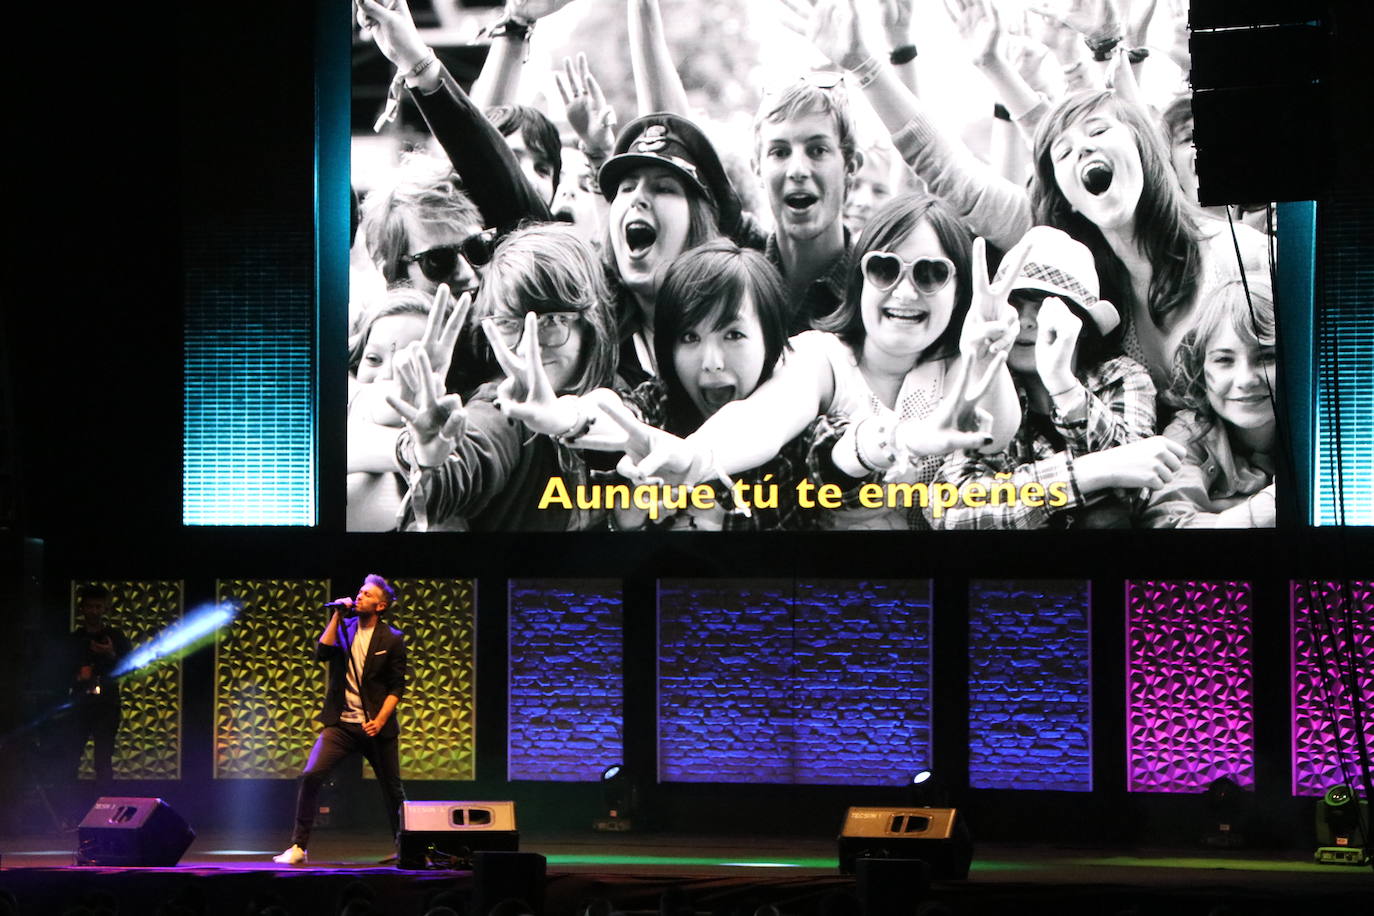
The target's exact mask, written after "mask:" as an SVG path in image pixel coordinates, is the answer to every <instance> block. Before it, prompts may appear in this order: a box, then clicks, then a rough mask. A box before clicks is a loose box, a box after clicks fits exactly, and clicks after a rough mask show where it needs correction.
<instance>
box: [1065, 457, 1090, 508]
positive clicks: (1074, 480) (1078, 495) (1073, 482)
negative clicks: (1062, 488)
mask: <svg viewBox="0 0 1374 916" xmlns="http://www.w3.org/2000/svg"><path fill="white" fill-rule="evenodd" d="M1064 466H1065V467H1067V468H1068V469H1069V488H1070V489H1071V490H1073V498H1074V499H1075V500H1077V501H1078V503H1077V504H1078V505H1080V506H1081V505H1083V504H1084V503H1086V502H1087V500H1085V499H1084V498H1083V491H1082V490H1080V489H1078V475H1077V474H1075V473H1074V471H1073V453H1072V452H1070V453H1069V460H1068V461H1065V462H1064Z"/></svg>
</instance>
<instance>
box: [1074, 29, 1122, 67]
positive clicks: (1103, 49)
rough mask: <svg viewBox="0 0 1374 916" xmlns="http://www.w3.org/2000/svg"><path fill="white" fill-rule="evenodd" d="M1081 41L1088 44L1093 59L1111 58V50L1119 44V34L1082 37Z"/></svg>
mask: <svg viewBox="0 0 1374 916" xmlns="http://www.w3.org/2000/svg"><path fill="white" fill-rule="evenodd" d="M1083 43H1084V44H1086V45H1087V46H1088V50H1089V51H1091V52H1093V60H1096V61H1104V60H1111V59H1112V51H1113V50H1114V49H1115V48H1116V46H1117V45H1119V44H1121V36H1120V35H1113V36H1112V37H1111V38H1084V39H1083Z"/></svg>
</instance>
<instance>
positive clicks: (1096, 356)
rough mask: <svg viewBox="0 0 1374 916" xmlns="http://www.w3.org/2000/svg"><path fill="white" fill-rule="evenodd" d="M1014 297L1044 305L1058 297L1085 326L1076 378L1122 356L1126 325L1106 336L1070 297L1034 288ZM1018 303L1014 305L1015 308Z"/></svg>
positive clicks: (1077, 346)
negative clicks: (1123, 332) (1122, 339)
mask: <svg viewBox="0 0 1374 916" xmlns="http://www.w3.org/2000/svg"><path fill="white" fill-rule="evenodd" d="M1011 295H1012V296H1020V297H1021V298H1023V299H1031V300H1034V301H1036V302H1040V303H1043V302H1044V301H1045V299H1047V298H1049V297H1050V296H1054V297H1055V298H1057V299H1058V300H1059V301H1060V302H1063V303H1064V304H1065V305H1066V306H1068V308H1069V311H1070V312H1072V313H1073V316H1074V317H1075V318H1077V319H1078V320H1079V321H1081V322H1082V323H1083V327H1082V328H1081V329H1080V330H1079V332H1078V341H1077V342H1076V343H1075V344H1074V355H1075V373H1074V374H1075V375H1077V376H1079V377H1080V378H1081V377H1082V376H1083V374H1084V373H1085V372H1087V371H1089V370H1090V369H1096V368H1097V367H1098V366H1100V365H1102V363H1103V362H1105V361H1106V360H1108V359H1111V358H1112V357H1113V356H1120V355H1121V335H1122V331H1123V329H1124V328H1125V323H1124V322H1117V325H1116V327H1114V328H1112V330H1111V333H1109V334H1103V333H1102V331H1101V330H1099V329H1098V327H1097V322H1096V321H1094V320H1093V316H1091V315H1089V314H1088V312H1087V310H1086V309H1084V308H1083V306H1081V305H1079V304H1078V303H1077V302H1076V301H1074V300H1073V299H1071V298H1070V297H1068V296H1065V295H1062V294H1058V293H1051V292H1047V291H1045V290H1043V289H1037V288H1033V287H1025V288H1016V287H1013V288H1012V291H1011ZM1014 304H1015V303H1013V305H1014Z"/></svg>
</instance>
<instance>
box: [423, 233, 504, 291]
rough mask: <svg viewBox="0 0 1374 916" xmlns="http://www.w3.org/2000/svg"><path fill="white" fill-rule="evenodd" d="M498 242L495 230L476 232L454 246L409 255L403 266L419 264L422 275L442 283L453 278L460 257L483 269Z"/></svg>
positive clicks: (439, 247)
mask: <svg viewBox="0 0 1374 916" xmlns="http://www.w3.org/2000/svg"><path fill="white" fill-rule="evenodd" d="M495 241H496V230H495V229H483V230H482V231H481V232H475V233H473V234H472V235H470V236H468V237H467V238H465V239H463V240H462V241H461V242H458V243H457V244H454V245H438V246H436V247H434V248H431V249H429V250H428V251H422V252H420V253H419V254H408V255H405V256H404V257H402V258H401V263H402V264H419V265H420V273H422V274H424V275H425V276H426V277H427V278H428V279H430V280H432V281H434V282H435V283H442V282H444V281H445V280H447V279H448V278H449V277H451V276H453V271H454V270H455V269H457V267H458V256H459V255H460V254H461V255H462V256H463V258H464V259H465V260H466V261H467V262H468V263H469V264H471V265H472V266H473V267H481V266H482V265H483V264H486V263H488V262H490V261H491V253H492V249H493V248H494V247H495V246H494V242H495Z"/></svg>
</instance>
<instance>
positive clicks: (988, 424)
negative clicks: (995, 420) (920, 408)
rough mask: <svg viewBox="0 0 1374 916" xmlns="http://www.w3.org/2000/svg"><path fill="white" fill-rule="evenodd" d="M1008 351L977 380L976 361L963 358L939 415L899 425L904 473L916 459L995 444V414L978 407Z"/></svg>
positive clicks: (900, 464)
mask: <svg viewBox="0 0 1374 916" xmlns="http://www.w3.org/2000/svg"><path fill="white" fill-rule="evenodd" d="M1006 358H1007V354H1006V352H1005V351H1003V352H1001V353H999V354H998V355H997V356H996V357H994V358H993V360H992V366H991V368H990V369H989V370H988V371H986V372H984V373H983V374H982V376H981V377H977V378H975V376H976V375H977V373H975V372H974V366H973V360H972V359H971V358H970V357H967V356H964V357H960V359H959V364H958V366H957V367H956V369H955V372H954V376H953V384H952V386H951V390H950V392H949V393H948V394H946V395H945V396H944V398H943V399H942V400H941V401H940V406H939V407H937V408H936V409H935V412H934V413H933V414H931V415H930V416H929V417H926V418H925V419H923V420H918V419H906V420H903V421H901V422H900V423H898V424H897V428H896V431H895V434H894V440H895V441H894V444H895V445H896V447H897V459H898V460H897V465H896V466H895V467H894V470H893V473H897V474H900V473H901V472H902V471H904V470H905V467H906V465H907V464H908V463H909V462H910V461H912V460H913V459H917V458H922V457H925V456H927V455H947V454H949V453H950V452H953V451H957V450H959V449H969V450H977V449H980V448H983V447H985V446H988V445H991V444H992V436H991V435H990V431H991V429H992V415H991V414H989V413H988V412H987V411H986V410H983V409H982V408H981V407H979V406H978V402H979V400H980V399H981V398H982V397H983V395H984V394H985V393H986V392H987V390H988V386H989V385H990V384H991V382H992V379H993V375H994V373H995V372H996V371H997V370H1000V369H1001V368H1002V365H1003V363H1005V362H1006Z"/></svg>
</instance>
